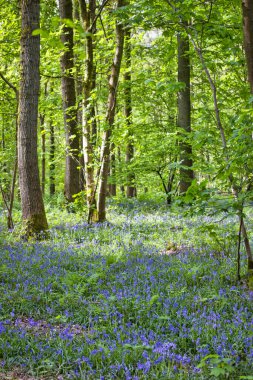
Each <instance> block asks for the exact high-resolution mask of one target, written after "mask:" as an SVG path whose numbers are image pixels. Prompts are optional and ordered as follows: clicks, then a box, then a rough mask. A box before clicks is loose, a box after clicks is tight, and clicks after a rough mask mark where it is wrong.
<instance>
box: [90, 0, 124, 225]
mask: <svg viewBox="0 0 253 380" xmlns="http://www.w3.org/2000/svg"><path fill="white" fill-rule="evenodd" d="M124 5H125V2H124V0H118V1H117V8H120V7H122V6H124ZM123 49H124V27H123V25H122V23H120V22H117V23H116V49H115V55H114V60H113V64H112V68H111V75H110V78H109V95H108V103H107V114H106V129H105V131H104V133H103V141H102V147H101V158H100V164H101V169H100V178H99V191H98V202H97V210H98V221H99V222H103V221H105V220H106V209H105V201H106V188H107V180H108V167H109V157H110V140H111V134H112V128H113V124H114V118H115V110H116V97H117V87H118V81H119V74H120V67H121V61H122V56H123Z"/></svg>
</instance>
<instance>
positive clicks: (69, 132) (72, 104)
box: [59, 0, 81, 202]
mask: <svg viewBox="0 0 253 380" xmlns="http://www.w3.org/2000/svg"><path fill="white" fill-rule="evenodd" d="M59 11H60V18H61V19H63V20H64V19H69V20H73V6H72V0H60V1H59ZM61 40H62V42H63V44H64V52H63V54H62V56H61V70H62V81H61V82H62V101H63V112H64V124H65V133H66V145H67V154H66V164H65V183H64V195H65V198H66V200H67V201H68V202H73V201H74V195H75V194H77V193H79V192H80V190H81V189H80V181H79V174H80V173H79V169H78V167H79V135H80V133H79V130H78V122H77V105H76V89H75V78H74V74H73V71H74V66H75V65H74V37H73V28H71V27H68V26H66V25H65V24H64V21H63V29H62V34H61Z"/></svg>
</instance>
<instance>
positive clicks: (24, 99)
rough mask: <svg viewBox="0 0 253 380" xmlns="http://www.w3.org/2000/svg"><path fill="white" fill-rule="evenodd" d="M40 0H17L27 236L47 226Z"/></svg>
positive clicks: (20, 147) (20, 164)
mask: <svg viewBox="0 0 253 380" xmlns="http://www.w3.org/2000/svg"><path fill="white" fill-rule="evenodd" d="M39 23H40V1H39V0H21V39H20V48H21V79H20V96H19V123H18V170H19V185H20V196H21V206H22V218H23V222H24V236H25V237H26V238H29V237H30V236H32V235H37V234H39V233H41V232H43V231H45V230H47V228H48V224H47V219H46V214H45V209H44V203H43V198H42V192H41V187H40V177H39V166H38V154H37V133H38V132H37V128H38V100H39V91H40V74H39V65H40V37H39V36H38V35H36V36H35V35H33V31H34V30H35V29H38V28H39Z"/></svg>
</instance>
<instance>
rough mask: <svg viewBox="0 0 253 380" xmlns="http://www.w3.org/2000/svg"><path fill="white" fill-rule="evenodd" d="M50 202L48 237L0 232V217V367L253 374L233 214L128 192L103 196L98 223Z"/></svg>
mask: <svg viewBox="0 0 253 380" xmlns="http://www.w3.org/2000/svg"><path fill="white" fill-rule="evenodd" d="M56 214H57V213H53V212H52V213H51V214H50V215H49V219H50V223H51V226H52V228H51V231H50V233H51V238H50V239H49V240H46V241H40V242H30V243H21V242H19V241H18V240H16V241H15V239H14V238H13V241H11V240H10V239H8V240H6V239H5V238H4V234H5V232H4V227H3V226H2V231H1V239H2V242H1V244H0V250H1V261H0V287H1V289H0V292H1V298H0V366H1V367H0V372H2V373H4V371H8V370H10V369H12V368H14V367H15V368H16V367H18V368H21V369H22V370H23V371H24V372H26V373H30V374H32V375H33V376H35V377H36V376H37V377H38V378H45V379H64V380H65V379H101V380H102V379H108V380H109V379H127V380H130V379H133V380H137V379H190V380H193V379H214V378H219V379H253V377H252V374H253V292H251V291H250V290H248V289H247V288H246V287H245V286H243V285H242V284H240V285H239V284H237V283H236V240H235V238H234V237H235V236H236V229H237V226H236V219H233V218H221V221H217V220H216V219H215V218H211V217H207V216H206V217H205V216H202V217H198V218H197V217H195V218H190V217H189V216H187V217H185V216H182V215H179V214H178V213H173V212H172V211H168V210H166V209H165V208H163V207H159V206H156V205H154V204H148V202H146V203H141V202H137V201H132V202H128V203H127V202H123V203H118V204H116V203H115V202H114V203H112V204H111V205H110V208H109V214H108V223H106V224H103V225H101V224H100V225H99V224H98V225H93V226H89V225H87V224H86V223H84V222H83V219H84V218H83V219H82V216H80V215H79V216H78V215H77V214H67V213H65V214H64V212H62V215H60V216H59V215H58V216H57V215H56ZM57 218H58V219H57ZM59 219H60V220H61V222H59ZM63 220H65V222H63ZM249 223H250V221H249ZM215 228H216V230H215ZM171 242H173V244H175V245H177V246H178V247H180V249H179V250H178V252H177V254H172V255H171V254H168V252H169V251H168V252H167V251H166V246H167V245H168V244H170V243H171ZM242 267H243V269H242V271H243V270H245V268H244V267H245V262H244V260H243V262H242Z"/></svg>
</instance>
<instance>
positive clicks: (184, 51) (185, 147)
mask: <svg viewBox="0 0 253 380" xmlns="http://www.w3.org/2000/svg"><path fill="white" fill-rule="evenodd" d="M177 43H178V81H179V82H181V83H184V84H185V88H184V89H183V90H181V91H179V93H178V127H179V134H180V162H181V165H182V167H181V168H180V187H179V189H180V193H181V194H183V193H185V192H186V191H187V189H188V188H189V187H190V185H191V182H192V180H193V177H194V174H193V170H192V147H191V144H190V143H189V142H188V141H187V138H188V135H189V133H190V132H191V93H190V56H189V37H188V36H183V35H182V34H178V37H177ZM180 129H181V131H180Z"/></svg>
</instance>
